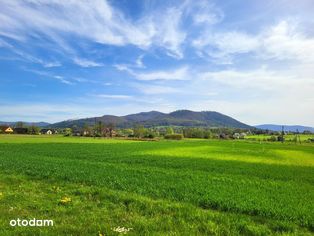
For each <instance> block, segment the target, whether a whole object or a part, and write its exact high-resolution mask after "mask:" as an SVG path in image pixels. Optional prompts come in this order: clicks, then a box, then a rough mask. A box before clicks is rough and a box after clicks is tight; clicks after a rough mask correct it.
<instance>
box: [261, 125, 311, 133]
mask: <svg viewBox="0 0 314 236" xmlns="http://www.w3.org/2000/svg"><path fill="white" fill-rule="evenodd" d="M282 126H284V131H291V132H296V131H297V130H298V131H299V132H301V133H302V132H303V131H304V130H309V131H311V132H312V133H314V128H313V127H308V126H302V125H274V124H264V125H256V126H255V127H256V128H258V129H268V130H272V131H281V129H282Z"/></svg>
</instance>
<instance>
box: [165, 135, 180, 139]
mask: <svg viewBox="0 0 314 236" xmlns="http://www.w3.org/2000/svg"><path fill="white" fill-rule="evenodd" d="M165 139H173V140H181V139H183V135H182V134H166V135H165Z"/></svg>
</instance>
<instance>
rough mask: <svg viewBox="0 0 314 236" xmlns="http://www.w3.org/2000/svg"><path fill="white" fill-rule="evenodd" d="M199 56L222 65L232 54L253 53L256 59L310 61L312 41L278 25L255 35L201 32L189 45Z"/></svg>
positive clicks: (285, 25)
mask: <svg viewBox="0 0 314 236" xmlns="http://www.w3.org/2000/svg"><path fill="white" fill-rule="evenodd" d="M193 46H194V47H195V48H197V49H198V50H199V53H200V54H201V55H202V54H204V53H205V54H206V55H208V56H210V57H212V58H216V59H218V62H219V60H221V61H222V63H225V62H226V61H227V62H230V63H231V62H232V58H233V57H234V56H235V55H236V54H243V53H254V54H255V55H256V56H257V57H258V58H260V59H264V60H267V59H275V60H293V61H300V62H313V61H314V38H311V37H307V36H306V34H305V33H304V32H302V30H301V29H300V28H299V27H298V25H297V24H292V23H290V22H288V21H281V22H279V23H278V24H277V25H274V26H271V27H269V28H267V29H264V30H263V31H261V32H260V33H258V34H256V35H252V34H248V33H245V32H239V31H227V32H209V31H206V32H204V33H203V34H202V35H201V36H200V37H199V38H198V39H195V40H194V41H193Z"/></svg>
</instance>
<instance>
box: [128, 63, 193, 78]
mask: <svg viewBox="0 0 314 236" xmlns="http://www.w3.org/2000/svg"><path fill="white" fill-rule="evenodd" d="M132 74H133V76H134V77H135V78H136V79H138V80H187V79H189V78H188V67H186V66H184V67H181V68H178V69H174V70H168V71H163V70H158V71H152V72H139V73H135V72H132Z"/></svg>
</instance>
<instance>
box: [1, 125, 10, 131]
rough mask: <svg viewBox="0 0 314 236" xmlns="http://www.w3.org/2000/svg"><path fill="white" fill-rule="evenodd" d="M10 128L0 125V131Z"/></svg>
mask: <svg viewBox="0 0 314 236" xmlns="http://www.w3.org/2000/svg"><path fill="white" fill-rule="evenodd" d="M8 128H11V127H10V126H8V125H0V130H2V131H5V130H6V129H8ZM11 129H12V128H11Z"/></svg>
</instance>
